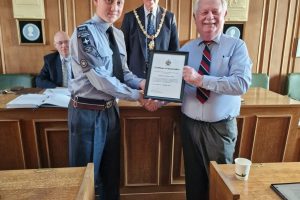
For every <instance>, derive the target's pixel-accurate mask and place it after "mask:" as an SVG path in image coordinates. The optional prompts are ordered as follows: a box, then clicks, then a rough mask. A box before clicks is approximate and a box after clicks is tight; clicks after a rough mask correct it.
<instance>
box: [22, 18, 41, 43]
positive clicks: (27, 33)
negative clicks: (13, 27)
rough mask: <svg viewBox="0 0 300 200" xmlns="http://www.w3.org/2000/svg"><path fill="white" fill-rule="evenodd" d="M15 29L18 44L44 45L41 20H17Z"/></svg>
mask: <svg viewBox="0 0 300 200" xmlns="http://www.w3.org/2000/svg"><path fill="white" fill-rule="evenodd" d="M17 28H18V39H19V44H21V45H35V44H45V36H44V21H43V20H30V19H24V20H23V19H17Z"/></svg>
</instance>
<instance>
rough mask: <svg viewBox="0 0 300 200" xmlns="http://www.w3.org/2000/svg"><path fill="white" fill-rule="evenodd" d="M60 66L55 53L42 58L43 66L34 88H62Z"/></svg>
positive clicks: (57, 55)
mask: <svg viewBox="0 0 300 200" xmlns="http://www.w3.org/2000/svg"><path fill="white" fill-rule="evenodd" d="M62 79H63V78H62V66H61V60H60V56H59V53H58V52H57V51H56V52H54V53H50V54H48V55H46V56H44V66H43V68H42V70H41V72H40V74H39V75H38V76H37V77H36V79H35V81H36V87H39V88H55V87H62Z"/></svg>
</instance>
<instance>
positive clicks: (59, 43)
mask: <svg viewBox="0 0 300 200" xmlns="http://www.w3.org/2000/svg"><path fill="white" fill-rule="evenodd" d="M55 44H57V45H59V46H61V45H63V44H65V45H68V44H69V40H64V41H58V42H55Z"/></svg>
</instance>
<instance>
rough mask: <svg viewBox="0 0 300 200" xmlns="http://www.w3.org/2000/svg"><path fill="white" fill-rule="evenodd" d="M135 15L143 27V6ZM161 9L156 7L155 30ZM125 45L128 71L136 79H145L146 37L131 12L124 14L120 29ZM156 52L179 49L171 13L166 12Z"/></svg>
mask: <svg viewBox="0 0 300 200" xmlns="http://www.w3.org/2000/svg"><path fill="white" fill-rule="evenodd" d="M136 11H137V14H138V16H139V18H140V21H141V22H142V24H143V26H144V27H145V11H144V6H141V7H139V8H137V9H136ZM162 13H163V8H162V7H158V13H157V16H156V30H157V28H158V25H159V22H160V19H161V16H162ZM121 29H122V31H123V33H124V37H125V43H126V50H127V56H128V59H127V63H128V66H129V69H130V70H131V71H132V72H133V73H134V74H135V75H137V76H138V77H140V78H146V71H147V69H146V64H145V56H146V53H147V51H146V37H145V35H144V34H143V32H142V30H141V29H140V27H139V25H138V22H137V20H136V18H135V16H134V13H133V11H131V12H128V13H126V14H125V16H124V19H123V23H122V27H121ZM155 49H156V50H169V51H177V50H178V49H179V40H178V33H177V27H176V19H175V16H174V14H173V13H171V12H169V11H167V13H166V16H165V20H164V23H163V26H162V29H161V31H160V33H159V35H158V37H157V38H156V39H155Z"/></svg>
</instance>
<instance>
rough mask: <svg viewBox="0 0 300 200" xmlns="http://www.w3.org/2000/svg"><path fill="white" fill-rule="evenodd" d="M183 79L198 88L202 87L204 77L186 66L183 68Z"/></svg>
mask: <svg viewBox="0 0 300 200" xmlns="http://www.w3.org/2000/svg"><path fill="white" fill-rule="evenodd" d="M183 79H184V80H185V81H186V82H187V83H189V84H191V85H194V86H196V87H201V86H202V79H203V76H201V75H200V74H199V73H198V72H196V70H195V69H194V68H192V67H190V66H184V67H183Z"/></svg>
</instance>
